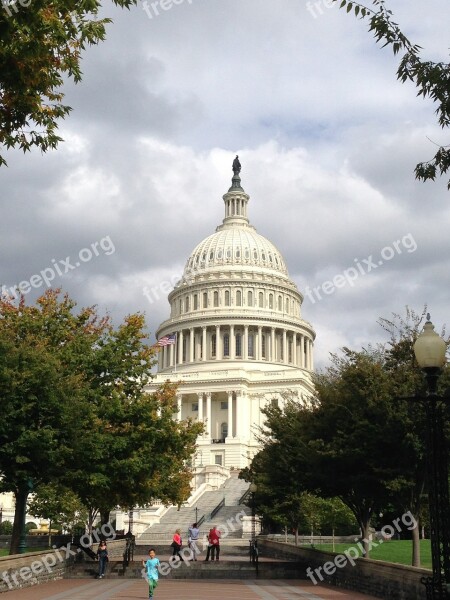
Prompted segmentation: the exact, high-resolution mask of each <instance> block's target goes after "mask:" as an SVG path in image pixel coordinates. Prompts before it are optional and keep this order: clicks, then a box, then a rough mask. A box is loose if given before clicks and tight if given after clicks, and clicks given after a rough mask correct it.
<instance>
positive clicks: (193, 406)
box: [192, 402, 198, 412]
mask: <svg viewBox="0 0 450 600" xmlns="http://www.w3.org/2000/svg"><path fill="white" fill-rule="evenodd" d="M192 412H198V402H193V403H192Z"/></svg>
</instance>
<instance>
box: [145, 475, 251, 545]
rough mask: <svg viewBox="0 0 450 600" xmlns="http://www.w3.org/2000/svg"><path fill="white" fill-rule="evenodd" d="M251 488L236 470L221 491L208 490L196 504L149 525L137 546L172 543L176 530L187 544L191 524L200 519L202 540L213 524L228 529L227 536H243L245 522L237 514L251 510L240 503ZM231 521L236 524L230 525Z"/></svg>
mask: <svg viewBox="0 0 450 600" xmlns="http://www.w3.org/2000/svg"><path fill="white" fill-rule="evenodd" d="M248 487H249V484H248V483H247V482H245V481H243V480H242V479H238V473H233V474H232V475H231V477H229V478H228V479H227V480H226V481H225V483H224V484H223V485H222V487H221V488H219V489H218V490H214V491H207V492H204V493H203V494H202V496H201V497H200V498H199V499H198V501H197V503H196V505H195V506H183V507H181V508H180V509H179V510H178V509H177V507H175V506H174V507H172V508H170V509H169V510H168V511H167V512H166V513H165V515H164V516H163V517H162V518H161V521H160V522H159V523H156V524H154V525H151V526H150V527H148V529H146V530H145V531H144V533H142V534H141V535H140V536H139V537H138V538H137V540H136V543H137V545H139V546H149V545H150V544H152V545H154V544H158V543H161V542H164V543H167V542H168V543H169V544H170V541H171V540H172V536H173V534H174V532H175V530H176V529H180V530H181V536H182V538H183V543H184V544H185V543H187V530H188V527H189V526H190V525H191V524H192V523H194V522H195V521H196V519H197V520H198V522H200V534H199V539H200V540H201V539H203V538H204V537H205V536H206V535H207V534H208V532H209V530H210V529H211V527H212V526H213V525H216V526H218V527H219V529H220V528H221V527H222V530H223V531H227V532H228V533H227V536H226V539H230V540H236V539H239V538H242V524H241V523H240V521H239V518H236V516H237V515H238V513H241V514H242V513H243V512H245V514H246V515H249V514H250V513H251V510H250V509H249V508H248V507H247V506H245V505H243V504H239V502H240V500H241V498H242V496H243V495H244V494H245V492H246V491H247V490H248ZM227 521H228V522H229V523H231V524H232V525H231V526H229V527H226V523H227ZM224 542H225V539H224Z"/></svg>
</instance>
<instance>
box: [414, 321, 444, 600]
mask: <svg viewBox="0 0 450 600" xmlns="http://www.w3.org/2000/svg"><path fill="white" fill-rule="evenodd" d="M445 351H446V344H445V342H444V340H443V339H442V338H441V337H440V336H439V335H438V334H437V333H436V332H435V331H434V326H433V324H432V323H431V321H430V315H429V314H428V315H427V322H426V323H425V326H424V329H423V332H422V333H421V334H420V335H419V337H418V338H417V340H416V343H415V344H414V353H415V355H416V360H417V362H418V364H419V366H420V367H421V368H422V370H423V371H424V374H425V379H426V383H427V393H426V397H425V411H426V429H427V430H426V455H427V478H428V503H429V512H430V539H431V560H432V567H433V575H432V577H424V578H423V579H422V582H423V583H424V584H425V586H426V593H427V599H428V600H448V599H450V503H449V493H448V449H447V443H446V438H445V434H444V412H443V410H444V403H445V398H443V397H441V396H439V395H438V393H437V382H438V379H439V376H440V374H441V370H442V367H443V366H444V364H445Z"/></svg>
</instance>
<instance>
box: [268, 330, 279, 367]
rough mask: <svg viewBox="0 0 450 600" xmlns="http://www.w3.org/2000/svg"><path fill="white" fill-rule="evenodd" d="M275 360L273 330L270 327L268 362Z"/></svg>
mask: <svg viewBox="0 0 450 600" xmlns="http://www.w3.org/2000/svg"><path fill="white" fill-rule="evenodd" d="M276 358H277V352H276V349H275V328H274V327H271V329H270V360H271V362H275V361H276Z"/></svg>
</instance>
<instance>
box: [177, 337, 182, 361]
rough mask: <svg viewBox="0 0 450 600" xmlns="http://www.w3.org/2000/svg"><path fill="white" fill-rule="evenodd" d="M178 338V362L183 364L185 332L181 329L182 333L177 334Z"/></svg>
mask: <svg viewBox="0 0 450 600" xmlns="http://www.w3.org/2000/svg"><path fill="white" fill-rule="evenodd" d="M177 340H178V364H179V365H182V364H183V332H182V331H180V333H179V334H178V335H177Z"/></svg>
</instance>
